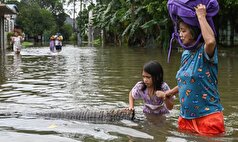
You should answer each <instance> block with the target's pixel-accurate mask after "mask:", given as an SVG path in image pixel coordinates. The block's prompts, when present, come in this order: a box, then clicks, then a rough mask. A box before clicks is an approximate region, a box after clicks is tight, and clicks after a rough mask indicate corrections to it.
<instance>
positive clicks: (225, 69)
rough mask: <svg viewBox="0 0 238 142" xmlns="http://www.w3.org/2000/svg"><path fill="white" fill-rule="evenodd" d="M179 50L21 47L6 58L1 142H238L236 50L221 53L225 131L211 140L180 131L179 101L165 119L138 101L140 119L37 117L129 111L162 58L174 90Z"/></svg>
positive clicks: (1, 69) (1, 60) (0, 66)
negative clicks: (140, 84)
mask: <svg viewBox="0 0 238 142" xmlns="http://www.w3.org/2000/svg"><path fill="white" fill-rule="evenodd" d="M180 56H181V52H178V51H177V50H173V52H172V56H171V59H170V63H167V52H166V51H165V50H161V49H158V48H128V47H77V46H73V45H65V46H64V47H63V49H62V52H60V53H59V54H55V53H54V54H53V53H51V52H50V50H49V47H34V48H23V49H22V52H21V54H20V55H16V54H14V53H13V52H11V51H6V52H2V53H1V54H0V141H1V142H78V141H82V142H104V141H113V142H145V141H147V142H163V141H164V142H230V141H234V142H235V141H238V97H237V95H238V50H235V49H234V48H231V49H229V48H228V49H220V48H219V76H218V80H219V83H218V84H219V92H220V95H221V101H222V105H223V107H224V116H225V125H226V133H225V134H224V135H222V136H216V137H205V136H199V135H195V134H190V133H183V132H180V131H178V130H177V118H178V116H179V101H178V99H176V100H175V107H174V109H173V110H172V111H171V113H170V114H169V115H166V116H160V117H158V116H157V117H155V116H145V115H144V114H143V113H142V105H143V102H142V101H136V102H135V110H136V114H135V117H136V120H135V121H130V120H121V121H115V122H100V121H98V122H91V121H90V122H89V121H83V120H69V119H61V118H52V119H51V118H44V117H37V116H32V115H30V114H35V113H39V112H49V111H50V112H57V111H61V112H62V111H88V110H94V111H100V110H108V109H121V108H127V107H128V93H129V91H130V89H131V88H132V87H133V86H134V84H135V83H136V82H137V81H139V80H141V69H142V66H143V64H144V63H145V62H147V61H149V60H158V61H159V62H160V63H161V64H162V66H163V68H164V80H165V81H166V82H167V83H168V84H169V86H170V87H171V88H172V87H174V86H175V85H176V82H175V75H176V72H177V70H178V68H179V64H180Z"/></svg>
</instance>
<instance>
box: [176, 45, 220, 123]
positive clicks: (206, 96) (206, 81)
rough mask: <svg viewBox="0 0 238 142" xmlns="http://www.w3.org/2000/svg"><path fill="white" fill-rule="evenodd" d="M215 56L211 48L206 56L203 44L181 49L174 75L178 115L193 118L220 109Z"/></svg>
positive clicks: (215, 53)
mask: <svg viewBox="0 0 238 142" xmlns="http://www.w3.org/2000/svg"><path fill="white" fill-rule="evenodd" d="M217 56H218V55H217V48H215V51H214V56H213V57H212V58H210V57H209V56H208V55H207V54H206V52H205V51H204V44H203V45H202V47H200V48H199V49H198V50H197V51H196V52H193V51H189V50H185V51H184V52H183V54H182V59H181V67H180V69H179V71H178V72H177V75H176V79H177V83H178V88H179V100H180V103H181V106H180V116H181V117H183V118H185V119H193V118H198V117H202V116H206V115H209V114H212V113H215V112H220V111H222V110H223V107H222V105H221V103H220V95H219V92H218V89H217V73H218V66H217V64H218V57H217Z"/></svg>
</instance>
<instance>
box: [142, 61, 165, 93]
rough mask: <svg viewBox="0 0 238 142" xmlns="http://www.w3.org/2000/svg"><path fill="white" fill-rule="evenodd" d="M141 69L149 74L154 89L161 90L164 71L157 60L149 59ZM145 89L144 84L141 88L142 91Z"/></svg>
mask: <svg viewBox="0 0 238 142" xmlns="http://www.w3.org/2000/svg"><path fill="white" fill-rule="evenodd" d="M143 71H145V72H147V73H148V74H150V75H151V77H152V82H153V85H154V90H161V85H162V83H163V73H164V72H163V68H162V66H161V65H160V63H159V62H157V61H149V62H147V63H146V64H145V65H144V67H143ZM145 89H146V85H145V84H144V87H143V88H142V90H143V91H144V90H145Z"/></svg>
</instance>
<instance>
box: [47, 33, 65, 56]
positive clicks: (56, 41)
mask: <svg viewBox="0 0 238 142" xmlns="http://www.w3.org/2000/svg"><path fill="white" fill-rule="evenodd" d="M62 41H63V36H62V35H61V34H60V33H57V34H56V35H52V36H51V37H50V51H51V52H60V51H61V50H62V45H63V44H62Z"/></svg>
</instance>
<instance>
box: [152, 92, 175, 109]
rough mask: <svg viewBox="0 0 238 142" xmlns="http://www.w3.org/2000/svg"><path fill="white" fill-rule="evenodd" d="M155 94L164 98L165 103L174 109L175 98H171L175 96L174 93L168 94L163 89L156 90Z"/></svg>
mask: <svg viewBox="0 0 238 142" xmlns="http://www.w3.org/2000/svg"><path fill="white" fill-rule="evenodd" d="M155 94H156V96H157V97H159V98H162V99H163V100H164V103H165V105H166V107H167V108H168V109H169V110H172V109H173V107H174V102H173V99H171V97H173V95H171V96H167V95H166V93H165V92H163V91H156V92H155Z"/></svg>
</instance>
